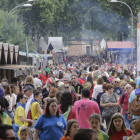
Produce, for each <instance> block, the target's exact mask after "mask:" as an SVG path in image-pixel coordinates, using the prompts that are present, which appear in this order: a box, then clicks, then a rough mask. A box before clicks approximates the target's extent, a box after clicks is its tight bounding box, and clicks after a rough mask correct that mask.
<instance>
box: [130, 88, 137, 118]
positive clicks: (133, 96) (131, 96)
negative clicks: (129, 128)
mask: <svg viewBox="0 0 140 140" xmlns="http://www.w3.org/2000/svg"><path fill="white" fill-rule="evenodd" d="M135 96H136V95H135V90H134V91H132V93H131V94H130V97H129V103H131V104H132V102H133V100H134V98H135ZM132 117H133V119H139V116H134V115H133V116H132Z"/></svg>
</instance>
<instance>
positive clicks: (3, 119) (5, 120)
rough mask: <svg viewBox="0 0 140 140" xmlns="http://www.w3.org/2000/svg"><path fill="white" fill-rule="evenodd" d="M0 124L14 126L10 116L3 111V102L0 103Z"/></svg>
mask: <svg viewBox="0 0 140 140" xmlns="http://www.w3.org/2000/svg"><path fill="white" fill-rule="evenodd" d="M0 124H8V125H12V123H11V120H10V118H9V116H8V115H7V114H6V113H5V112H3V110H2V102H1V101H0Z"/></svg>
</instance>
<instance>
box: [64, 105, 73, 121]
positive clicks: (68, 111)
mask: <svg viewBox="0 0 140 140" xmlns="http://www.w3.org/2000/svg"><path fill="white" fill-rule="evenodd" d="M72 108H73V106H69V108H68V110H67V111H66V112H65V113H64V114H62V115H63V117H64V118H65V120H66V121H67V119H68V116H69V113H70V111H71V110H72Z"/></svg>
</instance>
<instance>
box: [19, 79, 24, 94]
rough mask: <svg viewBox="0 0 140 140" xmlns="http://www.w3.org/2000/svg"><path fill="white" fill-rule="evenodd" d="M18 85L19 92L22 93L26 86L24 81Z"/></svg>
mask: <svg viewBox="0 0 140 140" xmlns="http://www.w3.org/2000/svg"><path fill="white" fill-rule="evenodd" d="M18 87H19V92H18V93H22V92H23V88H24V81H20V82H19V83H18Z"/></svg>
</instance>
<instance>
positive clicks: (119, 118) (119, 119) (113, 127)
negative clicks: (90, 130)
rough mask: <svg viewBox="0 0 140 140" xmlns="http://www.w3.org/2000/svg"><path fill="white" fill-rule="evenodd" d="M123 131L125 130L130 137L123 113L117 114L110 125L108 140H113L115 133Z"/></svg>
mask: <svg viewBox="0 0 140 140" xmlns="http://www.w3.org/2000/svg"><path fill="white" fill-rule="evenodd" d="M121 130H123V131H124V132H125V133H126V135H128V133H127V131H126V125H125V121H124V118H123V115H122V114H121V113H115V114H114V115H113V116H112V118H111V121H110V125H109V128H108V136H109V139H108V140H111V138H112V135H113V134H114V133H115V131H121Z"/></svg>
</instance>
